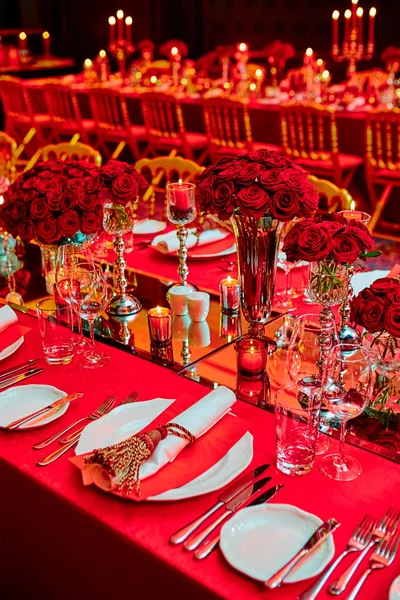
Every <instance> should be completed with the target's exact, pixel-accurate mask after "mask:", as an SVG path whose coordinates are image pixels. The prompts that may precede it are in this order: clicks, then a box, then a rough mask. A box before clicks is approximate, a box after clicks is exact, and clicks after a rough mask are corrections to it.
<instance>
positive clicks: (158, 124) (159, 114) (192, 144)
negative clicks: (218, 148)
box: [140, 92, 207, 164]
mask: <svg viewBox="0 0 400 600" xmlns="http://www.w3.org/2000/svg"><path fill="white" fill-rule="evenodd" d="M140 104H141V108H142V115H143V121H144V124H145V126H146V132H147V143H148V147H147V150H146V152H145V154H146V155H147V154H149V153H150V154H151V155H155V154H157V152H158V151H168V152H170V151H171V150H173V149H175V150H177V151H178V152H181V153H182V154H183V156H184V157H185V158H189V159H190V160H193V150H199V151H203V152H202V153H201V155H200V157H199V158H198V162H199V164H202V163H203V161H204V159H205V157H206V155H207V138H206V136H205V135H204V134H202V133H191V132H188V131H186V128H185V123H184V120H183V113H182V107H181V104H180V102H179V100H178V99H177V98H176V97H175V96H173V95H172V94H163V93H161V92H144V93H143V94H141V96H140Z"/></svg>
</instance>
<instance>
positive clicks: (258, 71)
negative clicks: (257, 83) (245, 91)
mask: <svg viewBox="0 0 400 600" xmlns="http://www.w3.org/2000/svg"><path fill="white" fill-rule="evenodd" d="M255 75H256V77H261V76H262V69H256V72H255Z"/></svg>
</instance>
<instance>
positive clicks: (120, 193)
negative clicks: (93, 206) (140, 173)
mask: <svg viewBox="0 0 400 600" xmlns="http://www.w3.org/2000/svg"><path fill="white" fill-rule="evenodd" d="M138 187H139V186H138V182H137V179H136V178H135V177H133V176H132V175H129V174H127V173H121V175H118V176H117V177H116V178H115V179H114V181H113V182H112V184H111V193H112V195H113V196H114V198H115V199H116V200H117V201H118V202H120V203H121V204H126V203H127V202H129V201H130V200H133V199H134V198H135V196H137V194H138V191H139V190H138Z"/></svg>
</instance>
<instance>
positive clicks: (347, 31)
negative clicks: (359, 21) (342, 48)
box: [344, 9, 351, 44]
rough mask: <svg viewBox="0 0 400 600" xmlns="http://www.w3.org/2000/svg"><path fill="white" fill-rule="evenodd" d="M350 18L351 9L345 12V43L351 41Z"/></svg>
mask: <svg viewBox="0 0 400 600" xmlns="http://www.w3.org/2000/svg"><path fill="white" fill-rule="evenodd" d="M350 19H351V10H350V9H347V10H346V11H345V12H344V42H345V44H346V43H347V42H348V41H349V37H350Z"/></svg>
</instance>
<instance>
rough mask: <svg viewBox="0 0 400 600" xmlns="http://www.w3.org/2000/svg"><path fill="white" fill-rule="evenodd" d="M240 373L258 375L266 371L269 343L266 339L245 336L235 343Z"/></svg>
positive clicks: (250, 375) (248, 375)
mask: <svg viewBox="0 0 400 600" xmlns="http://www.w3.org/2000/svg"><path fill="white" fill-rule="evenodd" d="M235 350H236V355H237V369H238V374H241V375H245V376H247V377H256V376H258V375H260V374H261V373H263V372H264V371H265V367H266V364H267V351H268V344H267V342H266V341H264V340H259V339H252V338H243V339H241V340H238V341H237V342H236V344H235Z"/></svg>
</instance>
